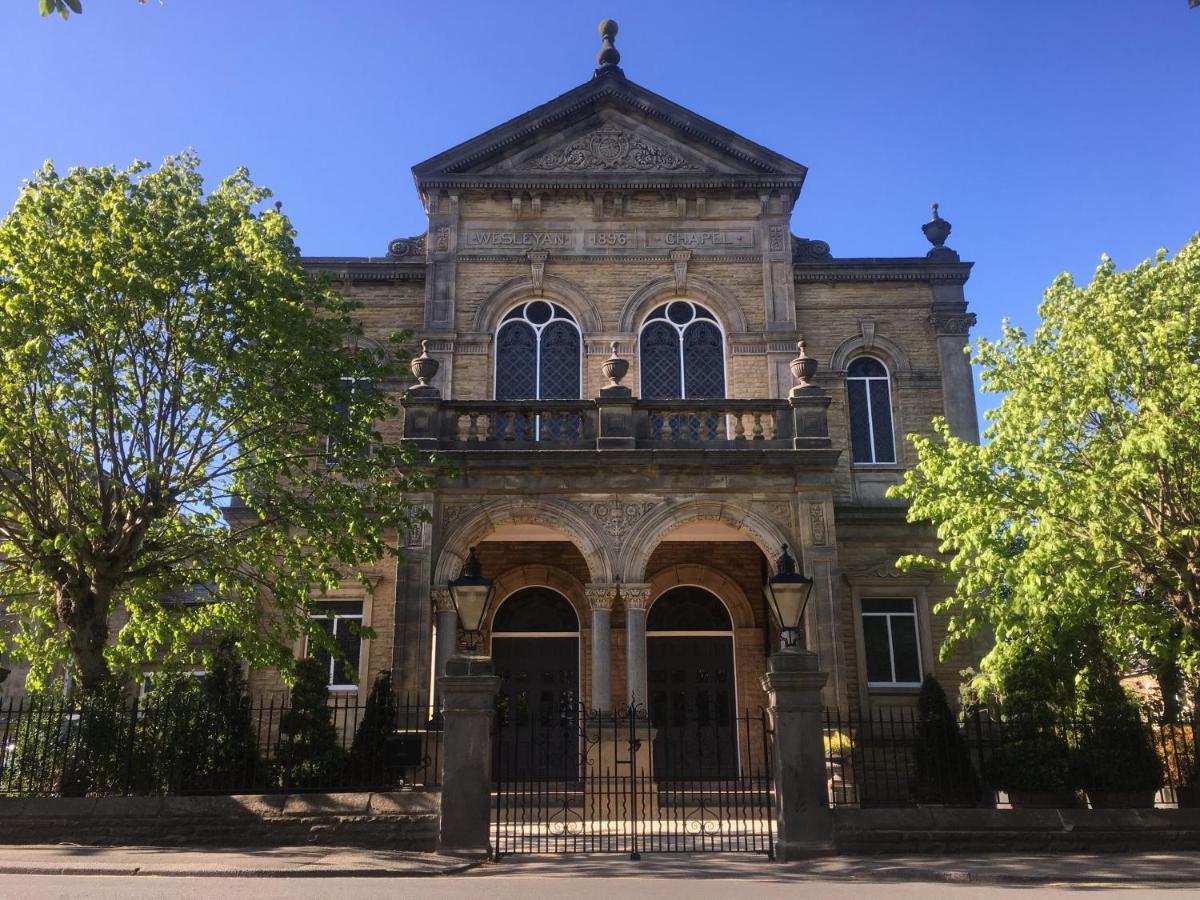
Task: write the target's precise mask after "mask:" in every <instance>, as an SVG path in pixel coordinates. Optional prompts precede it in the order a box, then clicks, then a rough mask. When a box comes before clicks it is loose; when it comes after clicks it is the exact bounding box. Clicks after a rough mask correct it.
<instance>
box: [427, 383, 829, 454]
mask: <svg viewBox="0 0 1200 900" xmlns="http://www.w3.org/2000/svg"><path fill="white" fill-rule="evenodd" d="M828 405H829V397H828V395H827V394H825V392H824V391H821V390H820V389H815V391H813V392H810V393H809V394H807V395H804V396H793V397H792V398H790V399H788V400H771V399H764V400H723V399H714V400H639V399H636V398H633V397H620V396H618V397H601V398H599V399H597V400H442V399H441V398H439V397H437V396H435V395H430V394H423V395H416V393H415V392H413V395H412V396H410V397H409V398H408V399H407V400H406V401H405V403H404V407H405V420H404V438H405V439H406V440H409V441H412V442H414V443H416V444H418V445H421V446H425V447H428V448H430V449H442V450H480V451H496V450H597V449H599V450H614V449H648V450H653V449H678V450H687V449H697V450H739V449H747V450H764V449H797V450H799V449H813V450H820V449H828V448H829V446H830V441H829V434H828V427H827V418H826V409H827V407H828Z"/></svg>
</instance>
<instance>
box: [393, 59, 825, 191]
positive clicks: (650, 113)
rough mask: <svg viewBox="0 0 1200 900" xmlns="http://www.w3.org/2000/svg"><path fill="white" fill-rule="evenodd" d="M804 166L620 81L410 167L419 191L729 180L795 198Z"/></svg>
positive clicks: (581, 90) (603, 81)
mask: <svg viewBox="0 0 1200 900" xmlns="http://www.w3.org/2000/svg"><path fill="white" fill-rule="evenodd" d="M806 172H807V170H806V169H805V167H804V166H802V165H801V164H800V163H797V162H795V161H793V160H791V159H788V158H787V157H785V156H781V155H780V154H778V153H775V152H774V151H771V150H768V149H767V148H766V147H763V146H761V145H759V144H756V143H754V142H753V141H750V140H747V139H746V138H744V137H742V136H741V135H738V134H736V133H734V132H732V131H730V130H729V129H727V128H723V127H722V126H720V125H717V124H716V123H715V122H712V121H710V120H708V119H705V118H704V117H702V116H699V115H697V114H696V113H693V112H691V111H690V110H687V109H685V108H683V107H681V106H679V105H678V104H675V103H672V102H671V101H669V100H667V99H666V98H664V97H660V96H658V95H657V94H654V93H653V92H651V91H648V90H646V89H645V88H643V87H641V86H640V85H637V84H634V83H633V82H631V81H628V80H627V79H626V78H624V77H623V76H619V75H609V76H604V77H600V78H596V79H593V80H592V81H589V82H587V83H585V84H582V85H580V86H579V87H577V88H575V89H574V90H572V91H568V92H567V93H565V94H563V95H561V96H560V97H556V98H555V99H554V100H551V101H550V102H549V103H546V104H544V105H543V106H539V107H537V108H536V109H533V110H530V111H529V112H527V113H525V114H524V115H521V116H518V117H516V118H515V119H511V120H510V121H508V122H505V123H504V124H502V125H498V126H496V127H495V128H492V129H490V130H488V131H486V132H484V133H483V134H481V135H479V136H477V137H475V138H472V139H471V140H469V141H466V142H464V143H462V144H459V145H458V146H457V147H453V148H451V149H450V150H447V151H446V152H444V153H440V154H438V155H437V156H435V157H432V158H431V159H428V160H426V161H425V162H423V163H420V164H418V165H416V166H414V167H413V175H414V177H415V178H416V181H417V184H418V186H419V187H421V188H422V190H424V189H425V188H426V187H434V186H448V185H451V184H454V183H470V184H486V183H495V184H504V183H513V182H514V181H516V180H528V179H536V180H538V181H539V182H545V183H548V184H555V183H562V184H564V185H566V184H576V183H593V182H602V183H612V182H614V181H617V180H620V181H629V182H631V183H636V182H639V181H648V180H654V181H658V182H664V181H665V182H668V183H673V184H681V185H682V184H686V183H689V182H697V183H700V182H703V183H706V184H710V185H711V184H713V182H714V178H715V179H716V180H717V181H718V182H719V181H722V180H729V181H730V182H731V183H737V184H741V185H743V186H753V185H758V184H761V185H763V186H771V187H776V188H779V187H783V188H788V189H790V190H791V191H792V192H793V193H798V192H799V189H800V185H801V184H802V183H803V181H804V175H805V173H806Z"/></svg>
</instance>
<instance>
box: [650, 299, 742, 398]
mask: <svg viewBox="0 0 1200 900" xmlns="http://www.w3.org/2000/svg"><path fill="white" fill-rule="evenodd" d="M638 357H639V362H640V366H639V368H640V370H641V378H642V390H641V395H642V397H643V399H646V400H699V399H719V398H723V397H724V396H725V335H724V333H723V332H722V331H721V326H720V324H719V323H718V322H717V317H716V316H715V315H713V313H712V311H711V310H709V309H708V308H707V307H704V306H701V305H700V304H699V303H694V302H692V301H691V300H671V301H668V302H667V303H663V304H660V305H659V306H657V307H655V308H654V309H653V310H651V311H650V314H649V315H648V316H646V320H645V321H644V322H643V323H642V328H641V334H640V335H639V337H638Z"/></svg>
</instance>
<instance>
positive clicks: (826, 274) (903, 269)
mask: <svg viewBox="0 0 1200 900" xmlns="http://www.w3.org/2000/svg"><path fill="white" fill-rule="evenodd" d="M973 265H974V263H969V262H965V263H945V262H931V261H930V260H928V259H926V258H924V257H922V256H913V257H907V256H898V257H880V258H877V257H863V258H856V259H854V258H846V259H830V260H824V261H821V262H805V263H796V264H795V265H794V266H793V267H792V269H793V272H794V276H795V280H796V281H797V282H804V283H812V282H844V281H938V282H950V283H954V284H962V283H964V282H965V281H966V280H967V279H968V278H970V277H971V267H972V266H973Z"/></svg>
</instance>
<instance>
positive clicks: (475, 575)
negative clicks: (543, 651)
mask: <svg viewBox="0 0 1200 900" xmlns="http://www.w3.org/2000/svg"><path fill="white" fill-rule="evenodd" d="M446 586H447V587H448V588H449V589H450V597H451V599H453V600H454V609H455V610H456V611H457V612H458V621H459V622H461V623H462V627H463V631H465V632H466V633H467V651H468V652H469V653H474V652H475V649H476V647H477V646H478V645H479V634H480V632H482V631H483V622H484V619H486V618H487V611H488V607H489V606H490V605H491V603H492V592H493V590H494V589H495V583H494V582H493V581H492V579H490V578H484V577H483V567H482V566H481V565H480V564H479V557H477V556H476V555H475V548H474V547H472V548H471V552H470V553H468V554H467V559H466V561H465V562H464V563H463V567H462V573H461V574H460V575H459V576H458V577H457V578H455V579H454V580H453V581H451V582H449V583H448V584H447V585H446Z"/></svg>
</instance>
